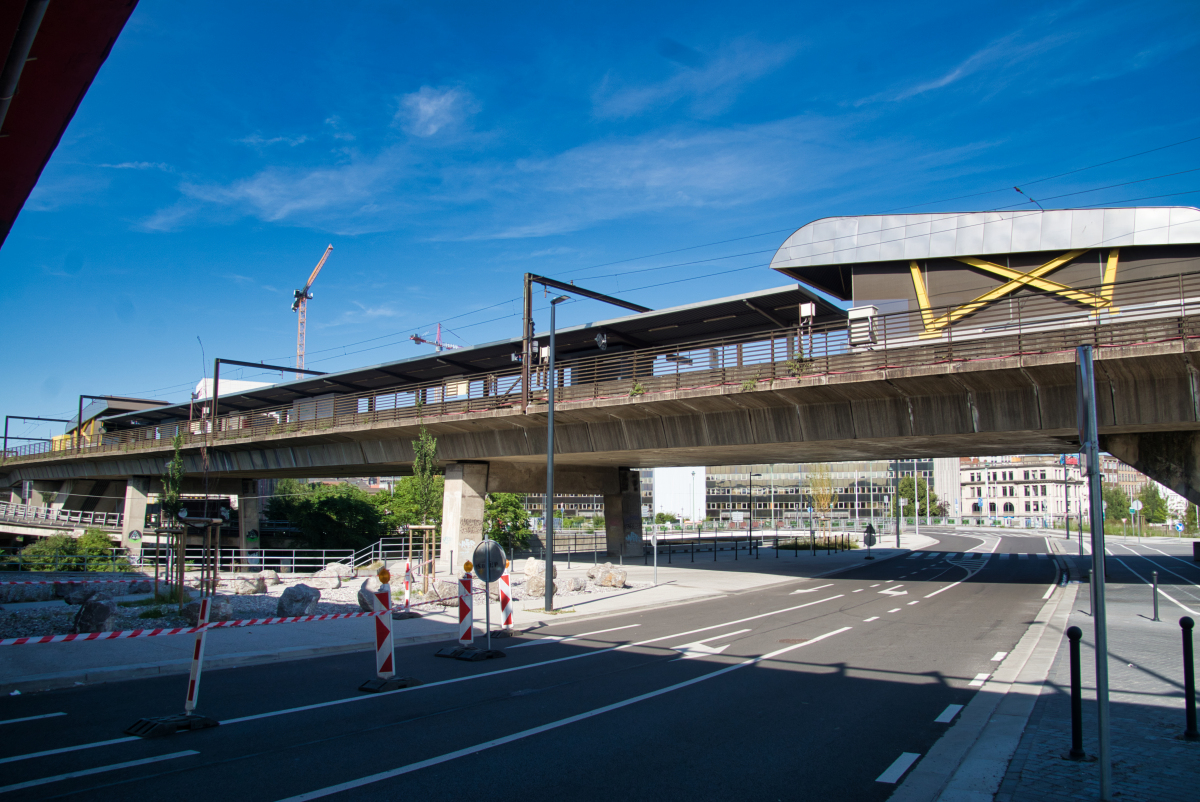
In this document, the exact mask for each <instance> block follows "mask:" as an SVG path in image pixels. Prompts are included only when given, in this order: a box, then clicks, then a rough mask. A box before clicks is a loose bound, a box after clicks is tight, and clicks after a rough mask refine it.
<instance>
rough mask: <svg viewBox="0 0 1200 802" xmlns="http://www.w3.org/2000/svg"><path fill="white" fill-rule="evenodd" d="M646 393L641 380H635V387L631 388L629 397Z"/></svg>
mask: <svg viewBox="0 0 1200 802" xmlns="http://www.w3.org/2000/svg"><path fill="white" fill-rule="evenodd" d="M645 394H646V388H645V387H643V386H642V383H641V382H634V383H633V387H631V388H629V397H630V398H633V397H634V396H635V395H645Z"/></svg>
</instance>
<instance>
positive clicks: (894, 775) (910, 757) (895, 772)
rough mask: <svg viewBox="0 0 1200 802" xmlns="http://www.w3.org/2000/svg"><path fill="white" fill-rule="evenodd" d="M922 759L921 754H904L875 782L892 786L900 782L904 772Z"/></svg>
mask: <svg viewBox="0 0 1200 802" xmlns="http://www.w3.org/2000/svg"><path fill="white" fill-rule="evenodd" d="M920 757H921V753H920V752H902V753H901V754H900V757H898V758H896V760H895V762H894V763H892V765H890V766H888V767H887V771H885V772H884V773H883V774H880V775H879V776H878V777H876V778H875V782H877V783H892V784H895V783H897V782H899V781H900V778H901V777H903V776H904V772H906V771H908V770H909V769H910V768H912V764H914V763H916V762H917V760H918V759H919V758H920Z"/></svg>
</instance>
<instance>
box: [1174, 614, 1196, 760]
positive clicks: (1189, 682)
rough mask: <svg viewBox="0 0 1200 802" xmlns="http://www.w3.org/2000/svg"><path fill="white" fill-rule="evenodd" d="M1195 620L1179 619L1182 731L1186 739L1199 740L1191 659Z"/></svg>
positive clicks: (1194, 670)
mask: <svg viewBox="0 0 1200 802" xmlns="http://www.w3.org/2000/svg"><path fill="white" fill-rule="evenodd" d="M1195 626H1196V622H1195V621H1193V620H1192V619H1191V618H1189V617H1188V616H1186V615H1185V616H1184V617H1183V618H1181V619H1179V628H1180V629H1182V630H1183V709H1184V711H1185V712H1186V713H1187V729H1185V730H1184V731H1183V738H1184V740H1186V741H1200V732H1197V731H1196V666H1195V663H1194V662H1193V660H1192V628H1193V627H1195Z"/></svg>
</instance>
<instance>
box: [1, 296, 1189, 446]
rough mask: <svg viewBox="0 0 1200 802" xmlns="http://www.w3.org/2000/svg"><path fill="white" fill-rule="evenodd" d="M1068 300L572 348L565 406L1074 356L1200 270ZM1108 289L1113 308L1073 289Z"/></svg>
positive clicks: (359, 400)
mask: <svg viewBox="0 0 1200 802" xmlns="http://www.w3.org/2000/svg"><path fill="white" fill-rule="evenodd" d="M1071 293H1072V294H1071V295H1070V297H1069V298H1067V299H1064V298H1062V297H1058V296H1050V295H1046V294H1030V295H1013V296H1010V297H1008V298H1007V299H1005V301H1004V302H1002V303H995V304H991V305H990V306H987V307H986V308H985V307H983V306H979V305H977V306H978V308H977V309H974V310H968V311H964V310H966V309H967V307H970V306H971V304H968V305H967V307H940V308H933V309H925V310H920V309H918V310H913V311H909V312H898V313H894V314H876V315H873V316H870V317H869V318H855V319H853V320H851V321H848V322H846V321H843V322H836V323H831V324H827V325H814V326H793V327H788V328H782V329H775V330H772V331H766V332H758V333H754V334H746V335H740V336H730V337H722V338H717V339H710V340H703V341H697V342H694V343H690V344H681V345H674V346H660V347H652V348H641V349H634V350H626V351H616V350H615V349H609V351H608V352H606V353H604V354H601V355H598V356H589V357H581V358H571V357H570V356H569V355H563V356H561V357H559V360H558V363H557V365H556V369H555V373H556V376H555V377H554V381H555V382H556V390H555V394H556V404H558V405H560V406H561V408H562V409H564V411H569V409H570V406H571V404H573V403H580V402H589V401H595V400H600V399H614V398H631V399H636V398H638V397H641V396H651V397H652V396H653V395H654V394H655V393H660V392H675V391H681V390H697V389H706V388H713V387H721V386H728V385H733V386H740V387H741V388H742V389H743V390H754V389H756V388H758V387H763V386H771V385H770V384H769V383H771V382H778V381H780V380H783V381H795V382H797V383H798V384H799V383H802V382H804V381H806V380H809V379H817V378H820V377H823V376H829V375H834V374H839V375H846V374H866V373H871V372H876V371H883V370H888V369H895V368H905V367H918V366H927V365H931V364H951V363H954V364H961V363H968V362H973V361H983V360H995V359H998V358H1003V357H1011V356H1027V355H1032V354H1046V353H1065V352H1069V351H1071V350H1072V349H1074V348H1075V347H1076V346H1078V345H1080V344H1091V345H1093V346H1094V347H1095V348H1096V349H1097V351H1098V352H1100V354H1101V355H1102V354H1103V352H1104V350H1105V349H1107V348H1112V347H1121V346H1132V345H1145V344H1151V343H1163V342H1178V341H1187V340H1191V339H1196V338H1198V337H1200V315H1198V316H1196V317H1193V315H1194V314H1197V313H1200V273H1181V274H1178V275H1175V276H1170V277H1162V278H1153V279H1144V280H1139V281H1130V282H1121V283H1117V284H1107V285H1105V284H1097V285H1094V286H1090V287H1088V286H1081V287H1077V288H1072V290H1071ZM1077 298H1084V299H1096V298H1106V299H1108V301H1107V303H1108V306H1107V307H1104V308H1100V307H1097V306H1095V305H1094V304H1093V305H1088V304H1086V303H1078V304H1077V305H1073V306H1071V305H1069V306H1067V307H1066V309H1065V310H1064V304H1070V303H1073V301H1072V300H1071V299H1077ZM549 381H550V377H549V376H547V370H546V368H545V366H544V365H541V364H539V365H535V366H533V369H532V370H531V377H530V398H531V404H532V405H533V408H534V409H535V410H536V409H537V408H538V405H539V404H544V403H545V402H546V392H547V384H548V382H549ZM521 396H522V387H521V372H520V369H519V368H513V369H511V370H506V371H497V372H494V373H487V374H471V375H460V376H450V377H447V378H445V379H441V380H438V381H431V382H420V383H412V384H405V385H403V386H399V387H396V388H392V389H387V390H373V391H368V392H362V393H345V394H330V395H328V396H323V397H320V398H312V399H305V400H299V401H296V402H294V403H292V404H290V405H288V406H278V407H267V408H263V409H259V410H254V411H250V412H231V413H229V414H226V415H222V416H220V417H218V418H217V419H216V420H215V421H212V420H200V421H181V422H178V423H168V424H160V425H154V426H143V427H137V428H131V429H124V430H120V431H116V432H108V433H104V434H102V435H100V436H99V437H98V438H95V439H93V440H92V441H88V439H87V438H86V437H85V438H84V442H82V443H78V444H76V443H67V444H65V445H64V444H61V441H60V446H59V448H58V450H52V445H53V444H47V443H34V444H30V445H27V446H21V447H19V448H15V449H9V451H8V453H7V455H4V459H5V461H6V462H13V461H17V462H25V461H30V460H38V459H54V458H61V457H65V456H70V455H71V453H72V452H75V451H78V452H79V453H81V454H89V455H91V454H97V453H120V452H137V451H140V450H144V449H166V448H169V447H170V445H171V439H172V438H173V437H174V436H175V435H182V436H183V440H184V444H185V445H200V444H203V443H207V444H208V445H210V446H211V445H218V444H221V443H235V442H248V441H253V440H256V439H264V438H274V437H277V436H278V437H286V436H295V435H303V434H320V433H322V432H327V431H328V432H331V433H332V432H333V431H335V430H339V429H347V428H353V427H362V426H373V425H378V424H395V425H405V424H416V423H417V422H419V421H421V420H425V421H429V420H432V419H436V418H438V417H444V416H458V415H466V414H469V413H472V412H483V411H494V410H499V409H510V408H518V409H519V408H520V405H521Z"/></svg>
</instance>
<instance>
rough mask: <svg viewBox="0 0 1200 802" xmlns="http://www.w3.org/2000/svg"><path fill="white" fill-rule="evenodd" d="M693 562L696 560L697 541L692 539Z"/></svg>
mask: <svg viewBox="0 0 1200 802" xmlns="http://www.w3.org/2000/svg"><path fill="white" fill-rule="evenodd" d="M692 562H696V541H694V540H693V541H692Z"/></svg>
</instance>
